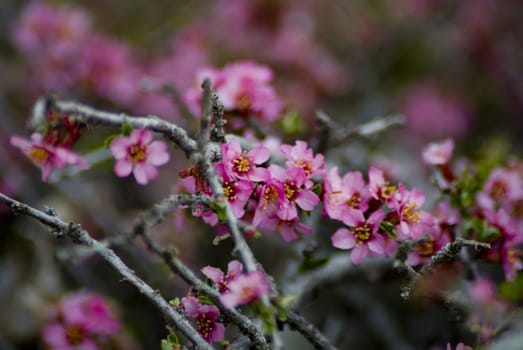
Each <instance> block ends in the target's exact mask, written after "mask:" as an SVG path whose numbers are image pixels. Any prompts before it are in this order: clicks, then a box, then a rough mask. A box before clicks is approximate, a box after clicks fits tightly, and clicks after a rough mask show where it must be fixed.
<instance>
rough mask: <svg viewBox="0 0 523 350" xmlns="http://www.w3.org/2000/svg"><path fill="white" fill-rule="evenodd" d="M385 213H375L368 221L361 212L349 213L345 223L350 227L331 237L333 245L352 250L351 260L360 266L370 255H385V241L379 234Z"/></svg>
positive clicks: (341, 229)
mask: <svg viewBox="0 0 523 350" xmlns="http://www.w3.org/2000/svg"><path fill="white" fill-rule="evenodd" d="M384 217H385V213H384V212H383V211H381V210H377V211H375V212H373V213H372V214H371V215H370V216H369V218H368V219H365V217H364V216H363V213H362V212H361V211H359V210H355V209H353V210H351V211H347V213H346V214H345V216H344V217H343V222H344V223H345V224H346V225H347V226H349V229H347V228H340V229H338V230H337V231H336V232H335V233H334V235H332V237H331V242H332V245H333V246H334V247H336V248H339V249H352V251H351V260H352V262H353V263H354V264H360V263H361V262H362V261H363V259H364V258H365V257H366V256H367V255H369V254H376V255H385V252H386V247H385V239H384V238H383V235H382V234H381V233H379V232H378V230H379V226H380V223H381V222H382V221H383V218H384Z"/></svg>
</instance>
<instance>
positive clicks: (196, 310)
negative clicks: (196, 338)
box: [181, 296, 225, 344]
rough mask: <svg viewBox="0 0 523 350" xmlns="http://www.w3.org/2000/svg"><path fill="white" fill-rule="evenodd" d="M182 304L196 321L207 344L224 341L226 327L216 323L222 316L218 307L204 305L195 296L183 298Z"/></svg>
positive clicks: (199, 331)
mask: <svg viewBox="0 0 523 350" xmlns="http://www.w3.org/2000/svg"><path fill="white" fill-rule="evenodd" d="M181 303H182V306H183V308H184V309H185V313H186V314H187V316H189V317H191V318H193V319H194V320H195V323H196V330H197V331H198V333H200V335H201V336H202V337H203V338H204V339H205V340H206V341H207V342H209V343H210V344H213V343H216V342H219V341H222V340H223V339H224V337H225V326H224V325H223V323H220V322H217V321H216V319H217V318H218V317H219V316H220V311H219V310H218V308H217V307H216V306H214V305H204V304H202V303H201V302H200V301H199V300H198V299H197V298H195V297H193V296H188V297H185V298H182V300H181Z"/></svg>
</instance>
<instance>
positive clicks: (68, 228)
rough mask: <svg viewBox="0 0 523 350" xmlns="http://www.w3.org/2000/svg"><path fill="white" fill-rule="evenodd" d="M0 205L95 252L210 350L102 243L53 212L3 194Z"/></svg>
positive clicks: (158, 296)
mask: <svg viewBox="0 0 523 350" xmlns="http://www.w3.org/2000/svg"><path fill="white" fill-rule="evenodd" d="M0 202H1V203H4V204H6V205H8V206H9V207H11V209H12V210H13V213H15V214H25V215H28V216H31V217H33V218H35V219H36V220H38V221H40V222H41V223H43V224H45V225H47V226H49V227H50V228H52V229H53V231H52V233H51V234H52V235H53V236H54V237H62V236H66V237H69V238H70V239H71V240H72V241H73V242H74V243H76V244H80V245H84V246H87V247H89V248H91V249H92V250H93V251H95V252H96V253H98V254H99V255H100V256H101V257H102V258H103V259H104V260H105V261H107V262H108V263H109V264H110V265H111V266H112V267H113V268H114V269H115V270H116V271H118V273H119V274H121V275H122V276H123V277H124V279H125V280H127V281H129V282H130V283H131V284H133V285H134V286H135V287H136V288H137V289H138V291H140V293H142V294H143V295H144V296H146V297H147V298H148V299H149V300H150V301H151V302H152V303H153V304H154V305H156V307H157V308H158V309H159V310H160V311H161V312H162V313H163V314H164V316H165V317H166V318H167V319H168V320H169V321H170V322H172V323H173V324H174V325H175V327H176V328H177V329H178V330H180V332H182V333H183V334H184V335H185V336H186V337H187V338H188V339H190V340H191V342H193V343H194V344H195V345H196V346H197V347H198V348H199V349H207V350H212V349H213V347H212V346H210V345H209V344H208V343H207V342H206V341H205V340H204V339H203V338H202V337H201V336H200V334H198V332H197V331H196V330H195V329H194V328H193V327H192V326H191V324H190V323H189V322H187V320H186V319H185V318H184V317H183V316H182V315H180V314H179V313H178V312H176V311H175V310H174V308H173V307H171V306H170V305H169V303H168V302H167V301H166V300H165V299H164V298H163V297H162V296H161V295H160V293H159V291H158V290H154V289H152V288H151V286H149V285H148V284H147V283H145V282H144V281H143V280H142V279H141V278H139V277H138V276H136V274H135V272H134V271H132V270H131V269H130V268H129V267H128V266H127V265H125V263H124V262H123V261H122V260H121V259H120V258H119V257H118V256H117V255H116V254H115V253H114V252H113V251H112V250H111V249H109V248H107V247H106V246H105V245H104V244H102V243H100V242H98V241H97V240H95V239H93V238H92V237H91V236H90V235H89V233H88V232H87V231H86V230H84V229H82V228H81V226H80V225H78V224H74V223H66V222H64V221H62V220H61V219H60V218H59V217H57V216H56V215H54V213H50V214H47V213H45V212H43V211H40V210H38V209H35V208H32V207H30V206H29V205H27V204H24V203H21V202H18V201H16V200H14V199H12V198H10V197H8V196H6V195H4V194H3V193H0Z"/></svg>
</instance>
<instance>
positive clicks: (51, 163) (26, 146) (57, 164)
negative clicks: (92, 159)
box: [11, 133, 89, 181]
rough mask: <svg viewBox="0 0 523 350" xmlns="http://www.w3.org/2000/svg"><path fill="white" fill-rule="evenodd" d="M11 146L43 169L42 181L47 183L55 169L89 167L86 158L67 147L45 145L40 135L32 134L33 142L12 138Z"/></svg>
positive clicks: (16, 137)
mask: <svg viewBox="0 0 523 350" xmlns="http://www.w3.org/2000/svg"><path fill="white" fill-rule="evenodd" d="M11 144H12V145H13V146H15V147H17V148H19V149H20V150H22V152H24V153H25V155H26V156H27V157H29V159H31V161H32V162H33V163H34V164H35V165H36V166H38V167H39V168H40V169H42V181H47V179H48V178H49V175H50V174H51V172H52V171H53V169H54V168H63V167H64V166H66V165H76V166H78V167H80V168H81V169H87V168H88V167H89V164H88V163H87V161H86V160H85V159H84V158H82V157H81V156H79V155H78V154H76V153H74V152H72V151H70V150H69V149H67V148H65V147H60V146H53V145H50V144H47V143H45V142H44V140H43V137H42V135H41V134H38V133H34V134H32V135H31V140H26V139H23V138H21V137H18V136H12V137H11Z"/></svg>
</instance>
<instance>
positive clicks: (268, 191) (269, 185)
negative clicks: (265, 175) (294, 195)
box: [252, 178, 285, 226]
mask: <svg viewBox="0 0 523 350" xmlns="http://www.w3.org/2000/svg"><path fill="white" fill-rule="evenodd" d="M257 196H258V197H259V200H258V205H257V206H256V209H255V211H254V217H253V219H252V224H253V225H254V226H258V225H260V223H262V222H264V221H266V220H269V218H270V217H272V216H274V215H276V212H277V211H278V209H279V208H280V207H281V206H282V205H283V203H284V201H285V189H284V185H283V183H282V182H281V181H279V180H277V179H274V178H271V179H269V180H268V181H266V182H265V183H262V184H261V185H260V187H258V190H257Z"/></svg>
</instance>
